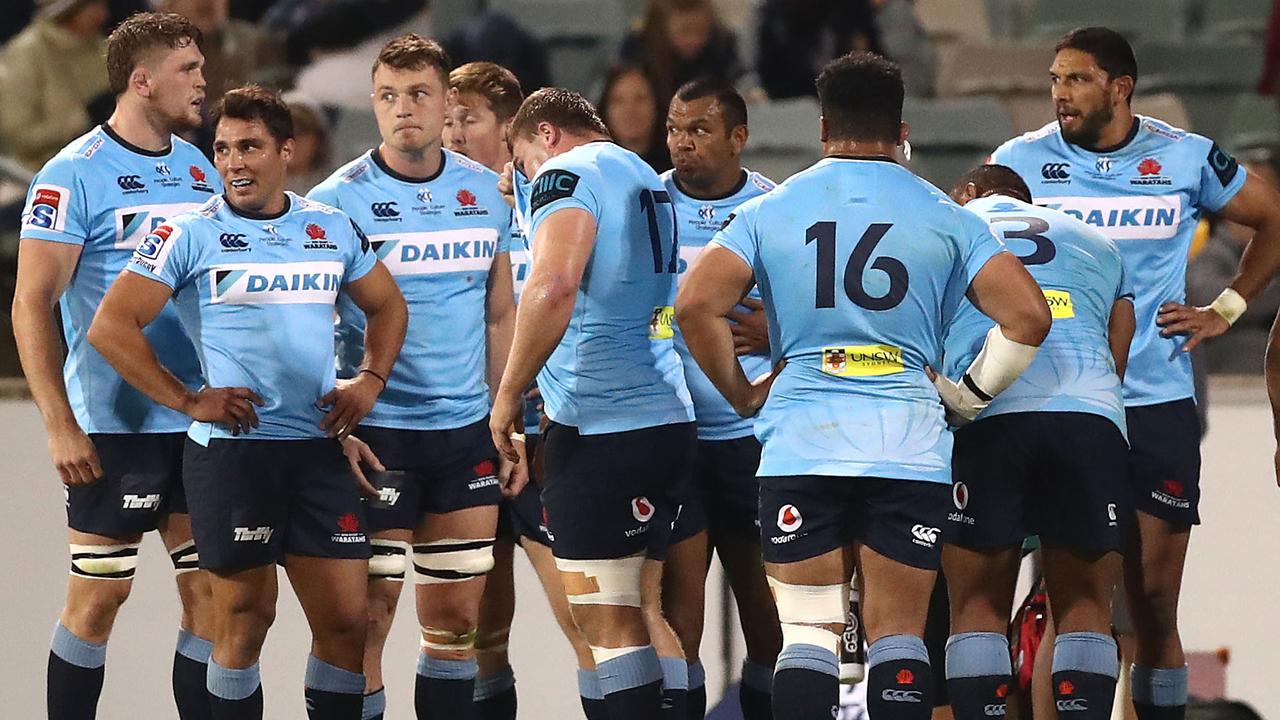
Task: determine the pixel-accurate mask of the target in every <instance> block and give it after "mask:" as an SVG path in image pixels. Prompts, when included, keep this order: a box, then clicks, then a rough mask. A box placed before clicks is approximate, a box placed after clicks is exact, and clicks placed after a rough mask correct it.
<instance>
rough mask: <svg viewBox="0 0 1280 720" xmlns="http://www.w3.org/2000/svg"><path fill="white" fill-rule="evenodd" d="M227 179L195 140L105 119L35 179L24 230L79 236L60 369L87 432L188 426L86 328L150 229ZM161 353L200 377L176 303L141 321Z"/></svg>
mask: <svg viewBox="0 0 1280 720" xmlns="http://www.w3.org/2000/svg"><path fill="white" fill-rule="evenodd" d="M221 190H222V181H221V180H219V179H218V175H217V173H215V172H214V171H213V167H212V166H211V165H210V164H209V161H208V160H207V159H206V158H205V156H204V155H202V154H201V153H200V151H199V150H198V149H196V147H195V146H193V145H191V144H190V143H187V142H185V141H183V140H182V139H181V138H179V137H177V136H176V135H175V136H171V137H170V146H169V149H168V150H167V151H165V152H150V151H147V150H143V149H141V148H138V147H135V146H133V145H130V144H129V143H127V142H126V141H125V140H123V139H122V138H120V137H119V136H118V135H116V134H115V132H114V131H112V130H111V129H110V128H108V127H106V126H99V127H96V128H94V129H93V130H91V131H89V132H88V133H86V134H85V135H83V136H81V137H80V138H78V139H76V140H75V141H73V142H72V143H71V144H69V145H67V146H66V147H65V148H63V149H62V151H61V152H59V153H58V154H57V155H55V156H54V157H53V159H51V160H49V162H47V163H45V166H44V167H43V168H42V169H41V170H40V172H39V173H38V174H37V175H36V177H35V180H33V181H32V184H31V188H30V190H29V191H28V193H27V204H26V208H25V210H24V212H23V214H22V235H21V236H22V237H23V238H31V239H35V240H47V241H50V242H58V243H67V244H71V245H80V246H82V249H81V251H80V260H79V262H78V264H77V265H76V270H75V273H74V274H72V276H71V281H70V283H69V284H68V285H67V289H66V291H65V292H64V293H63V295H62V297H61V298H60V299H59V301H58V305H59V308H60V309H61V312H62V330H63V337H64V338H65V340H66V343H67V349H68V351H67V359H66V362H65V363H64V364H63V368H62V375H63V380H64V381H65V383H66V387H67V399H68V400H70V402H71V409H72V411H73V412H74V413H75V417H76V422H78V423H79V424H80V427H81V429H83V430H84V431H85V432H87V433H168V432H182V431H183V430H186V429H187V426H188V425H190V424H191V419H190V418H188V417H187V416H185V415H183V414H181V413H179V412H175V411H173V410H170V409H169V408H166V407H164V406H163V405H158V404H156V403H154V402H152V401H151V399H150V398H148V397H147V396H146V395H143V394H142V393H141V392H139V391H138V390H136V389H135V388H133V387H132V386H131V385H129V384H128V383H126V382H125V381H124V380H123V379H122V378H121V377H120V375H119V374H118V373H117V372H116V371H115V369H114V368H112V367H111V365H110V364H109V363H108V362H107V361H106V360H105V359H104V358H103V357H102V355H100V354H98V351H97V350H94V349H93V346H91V345H90V344H89V342H88V340H87V338H86V335H87V333H88V331H89V325H90V323H92V322H93V314H94V313H95V312H96V311H97V310H98V305H99V304H100V303H101V302H102V297H103V296H104V295H106V293H107V288H109V287H111V283H112V282H114V281H115V279H116V276H117V275H119V274H120V271H121V270H123V269H124V267H125V265H126V264H128V262H129V258H130V257H131V256H132V255H133V250H134V248H135V247H137V245H138V241H139V240H141V239H142V238H143V237H144V236H146V235H147V233H150V232H151V231H152V230H154V229H155V228H156V227H158V226H159V225H160V224H161V223H162V222H164V221H165V220H166V219H168V218H171V217H173V216H175V215H178V214H180V213H183V212H186V211H188V210H192V209H195V208H197V207H199V206H200V205H201V203H204V202H205V201H207V200H208V199H209V198H210V197H211V196H212V195H213V194H214V193H215V192H220V191H221ZM143 332H144V333H145V334H146V336H147V338H148V339H149V340H150V341H151V345H152V347H154V348H155V350H156V355H157V356H158V357H159V358H160V362H162V363H164V365H165V367H167V368H169V369H170V370H171V371H173V373H174V375H176V376H177V377H178V379H179V380H181V381H182V382H183V384H185V385H187V386H188V387H200V385H202V384H203V383H204V381H203V379H202V378H201V376H200V361H199V360H198V359H197V357H196V352H195V348H193V347H192V345H191V340H190V339H189V338H188V337H187V335H186V333H185V332H183V330H182V327H181V325H180V324H179V322H178V315H177V313H176V312H174V308H173V305H172V304H170V305H166V306H165V308H164V310H162V311H161V312H160V315H159V316H157V317H156V319H155V321H154V322H152V323H151V324H150V325H148V326H147V327H146V329H145V330H144V331H143Z"/></svg>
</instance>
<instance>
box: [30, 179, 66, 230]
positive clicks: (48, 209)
mask: <svg viewBox="0 0 1280 720" xmlns="http://www.w3.org/2000/svg"><path fill="white" fill-rule="evenodd" d="M70 203H71V191H70V190H68V189H67V188H64V187H61V186H59V185H46V184H40V185H36V186H35V187H33V188H31V204H30V205H28V206H27V209H26V212H24V213H22V227H23V229H24V230H25V229H28V228H34V229H39V230H55V231H57V232H62V231H63V230H65V229H66V227H67V208H68V206H69V205H70Z"/></svg>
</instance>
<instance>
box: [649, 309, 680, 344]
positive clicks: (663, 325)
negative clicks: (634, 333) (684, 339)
mask: <svg viewBox="0 0 1280 720" xmlns="http://www.w3.org/2000/svg"><path fill="white" fill-rule="evenodd" d="M675 322H676V309H675V308H674V307H671V306H670V305H661V306H659V307H656V308H654V309H653V317H651V318H650V319H649V339H650V340H670V339H671V338H673V337H675V336H676V333H675V330H674V327H675Z"/></svg>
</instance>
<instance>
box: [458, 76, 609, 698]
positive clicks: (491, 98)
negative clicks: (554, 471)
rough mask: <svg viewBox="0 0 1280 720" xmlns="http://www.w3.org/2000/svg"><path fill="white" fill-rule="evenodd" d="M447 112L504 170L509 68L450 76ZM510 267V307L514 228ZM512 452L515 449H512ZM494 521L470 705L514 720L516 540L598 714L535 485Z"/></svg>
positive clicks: (511, 90) (510, 108)
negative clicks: (510, 649) (510, 647)
mask: <svg viewBox="0 0 1280 720" xmlns="http://www.w3.org/2000/svg"><path fill="white" fill-rule="evenodd" d="M449 90H450V103H449V114H448V115H447V116H446V118H445V123H444V133H443V138H444V144H445V145H446V146H447V147H449V148H450V149H452V150H454V151H456V152H459V153H462V154H463V155H466V156H467V157H469V158H471V159H472V160H475V161H476V162H478V163H480V164H482V165H484V166H485V167H487V168H489V169H490V170H493V171H495V172H499V173H501V172H507V166H508V165H509V163H510V162H511V150H510V146H509V145H508V143H507V131H508V129H509V128H510V126H511V120H512V118H514V117H515V114H516V110H518V109H519V108H520V102H521V101H522V100H523V99H524V93H523V92H522V91H521V90H520V81H519V80H517V79H516V76H515V75H514V74H512V72H511V71H510V70H507V69H506V68H504V67H502V66H501V65H496V64H494V63H491V62H471V63H467V64H466V65H462V66H459V67H456V68H454V69H453V71H452V72H450V73H449ZM511 269H512V274H513V278H512V280H513V285H514V287H515V291H516V301H517V302H519V300H520V290H521V289H523V285H524V279H525V277H527V275H528V272H529V253H528V251H527V250H526V249H525V247H524V232H523V231H521V230H520V228H519V225H518V224H515V225H513V226H512V228H511ZM540 414H541V401H540V399H539V397H538V395H537V390H536V388H535V389H531V390H530V391H529V394H528V396H527V397H526V401H525V415H524V427H525V431H524V434H525V438H526V440H525V446H526V452H525V456H526V458H529V457H532V456H533V455H534V453H535V452H537V445H538V437H539V434H540V433H539V427H538V425H539V422H540V420H541V418H540V417H539V416H540ZM517 449H519V445H518V444H517ZM500 513H501V514H500V515H499V516H498V537H497V540H496V541H495V543H494V550H493V560H494V567H493V570H490V571H489V574H488V576H487V577H486V579H485V585H484V596H483V597H482V598H481V599H480V621H479V625H478V626H477V629H476V662H477V665H478V667H479V671H478V673H477V675H476V690H475V701H476V704H477V708H476V711H477V713H478V714H479V717H480V720H515V717H516V707H517V700H516V689H515V673H514V671H513V670H512V669H511V663H510V660H509V658H508V656H507V643H508V642H509V641H510V637H511V622H512V620H513V618H514V616H515V609H516V606H515V577H514V574H513V571H514V568H513V563H512V561H513V560H514V556H513V551H514V544H515V542H516V541H517V540H518V541H519V543H520V546H521V547H522V548H524V551H525V554H526V555H527V556H528V557H529V563H530V564H531V565H532V566H533V569H534V571H535V572H536V573H537V574H538V580H539V582H541V583H542V586H543V589H544V590H545V592H546V594H547V600H548V602H549V603H550V605H551V610H552V613H553V614H554V616H555V618H556V622H557V623H558V624H559V625H560V629H561V630H563V631H564V633H565V636H566V637H567V638H568V639H569V642H570V644H571V645H572V647H573V651H574V654H575V655H576V656H577V660H578V669H579V673H578V678H579V684H580V685H581V686H582V690H581V694H582V697H583V705H584V710H585V711H586V712H587V715H588V716H589V717H590V716H593V715H594V714H596V713H597V712H601V711H602V710H601V709H600V708H599V705H600V704H601V703H603V700H602V698H601V697H600V696H599V692H598V687H599V682H598V681H596V679H595V661H594V660H592V658H591V648H590V647H588V645H587V641H586V638H584V637H583V636H582V631H580V630H578V626H577V625H574V624H573V617H572V615H570V613H569V601H568V599H567V598H566V597H565V594H564V585H563V584H562V583H561V582H560V574H559V571H558V570H556V565H555V558H554V557H553V556H552V555H551V538H550V536H548V535H547V528H546V523H545V522H543V519H542V500H541V499H540V498H539V497H538V487H537V486H536V485H534V484H532V483H529V484H526V485H525V487H524V489H523V490H520V491H519V493H518V494H516V495H515V496H514V497H504V498H503V504H502V509H501V511H500Z"/></svg>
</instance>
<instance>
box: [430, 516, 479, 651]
mask: <svg viewBox="0 0 1280 720" xmlns="http://www.w3.org/2000/svg"><path fill="white" fill-rule="evenodd" d="M493 540H494V539H493V538H485V539H481V540H457V539H453V538H448V539H444V540H432V541H431V542H428V543H418V544H416V545H414V546H413V573H414V581H415V582H416V583H417V584H419V585H435V584H439V583H452V582H464V581H466V580H471V579H472V578H478V577H480V576H481V575H484V574H485V573H487V572H489V571H490V570H492V569H493ZM473 640H474V638H473Z"/></svg>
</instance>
